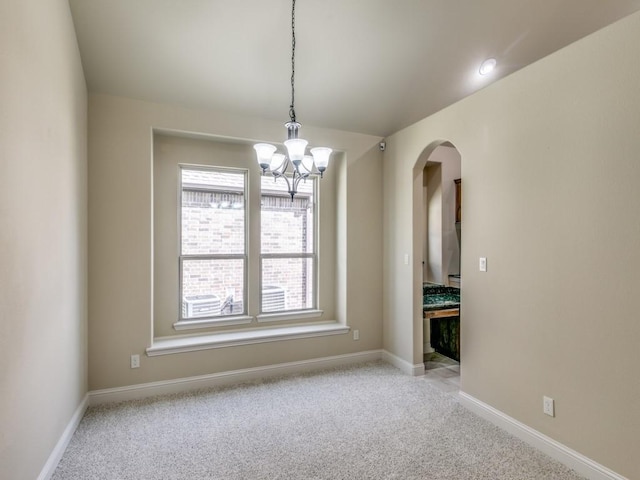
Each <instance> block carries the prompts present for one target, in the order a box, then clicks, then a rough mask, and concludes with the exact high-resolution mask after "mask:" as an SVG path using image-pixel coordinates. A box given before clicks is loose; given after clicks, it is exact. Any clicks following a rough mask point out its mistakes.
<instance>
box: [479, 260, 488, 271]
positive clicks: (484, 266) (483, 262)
mask: <svg viewBox="0 0 640 480" xmlns="http://www.w3.org/2000/svg"><path fill="white" fill-rule="evenodd" d="M478 266H479V267H480V271H481V272H486V271H487V257H480V261H479V264H478Z"/></svg>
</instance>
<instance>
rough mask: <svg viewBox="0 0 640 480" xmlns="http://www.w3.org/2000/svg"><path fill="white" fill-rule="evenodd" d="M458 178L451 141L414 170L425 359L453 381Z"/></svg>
mask: <svg viewBox="0 0 640 480" xmlns="http://www.w3.org/2000/svg"><path fill="white" fill-rule="evenodd" d="M461 178H462V172H461V155H460V153H459V151H458V150H457V149H456V147H455V146H454V145H453V144H452V143H450V142H446V141H442V142H434V143H433V144H431V145H429V146H428V147H427V148H425V150H424V151H423V152H422V154H421V155H420V157H419V158H418V160H417V162H416V164H415V166H414V228H415V230H417V231H414V242H416V243H417V244H418V246H419V248H420V249H421V252H420V255H421V258H422V271H421V272H420V273H421V275H419V276H418V278H416V279H414V280H416V281H417V282H419V284H420V285H419V286H420V288H421V290H422V292H421V293H422V299H423V301H422V303H423V308H422V313H423V320H422V347H423V359H424V362H425V370H426V372H427V374H429V373H434V372H429V371H430V370H434V371H435V370H438V369H446V370H440V373H442V374H443V375H445V377H451V378H453V377H458V375H459V361H460V334H459V332H460V280H461V268H460V258H461V257H460V250H461V235H462V222H461V186H462V185H461ZM418 189H419V190H420V191H419V192H418V191H416V190H418ZM418 199H419V200H420V202H419V205H418V202H417V200H418ZM414 245H415V243H414ZM416 343H417V342H416ZM436 373H437V372H436ZM452 373H456V374H458V375H452ZM455 381H458V380H457V379H454V382H455ZM454 385H455V383H454ZM458 386H459V383H458Z"/></svg>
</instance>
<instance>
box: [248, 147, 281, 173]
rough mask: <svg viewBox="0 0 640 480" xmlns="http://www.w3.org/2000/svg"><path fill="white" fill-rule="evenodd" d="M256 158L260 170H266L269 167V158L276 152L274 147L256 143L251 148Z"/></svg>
mask: <svg viewBox="0 0 640 480" xmlns="http://www.w3.org/2000/svg"><path fill="white" fill-rule="evenodd" d="M253 148H254V150H255V151H256V155H257V156H258V164H259V165H260V168H262V170H263V171H264V170H267V169H268V168H269V167H270V166H271V158H272V157H273V154H274V153H275V152H276V150H277V149H276V147H275V146H273V145H270V144H268V143H256V144H255V145H254V146H253Z"/></svg>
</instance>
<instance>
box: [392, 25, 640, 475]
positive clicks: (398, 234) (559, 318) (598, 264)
mask: <svg viewBox="0 0 640 480" xmlns="http://www.w3.org/2000/svg"><path fill="white" fill-rule="evenodd" d="M639 56H640V14H634V15H632V16H630V17H628V18H626V19H623V20H622V21H620V22H618V23H616V24H614V25H612V26H610V27H607V28H606V29H604V30H601V31H600V32H597V33H595V34H594V35H591V36H589V37H587V38H586V39H583V40H581V41H579V42H577V43H575V44H573V45H570V46H569V47H567V48H565V49H564V50H561V51H560V52H557V53H555V54H553V55H551V56H549V57H547V58H545V59H543V60H541V61H539V62H537V63H536V64H534V65H531V66H530V67H527V68H525V69H523V70H521V71H519V72H518V73H516V74H514V75H511V76H510V77H508V78H506V79H504V80H502V81H500V82H497V83H495V84H494V85H492V86H490V87H488V88H486V89H484V90H483V91H481V92H479V93H477V94H475V95H473V96H471V97H468V98H467V99H465V100H463V101H461V102H459V103H457V104H455V105H453V106H451V107H449V108H447V109H445V110H443V111H441V112H439V113H437V114H435V115H433V116H431V117H429V118H426V119H425V120H423V121H421V122H419V123H417V124H415V125H413V126H411V127H409V128H407V129H405V130H403V131H401V132H398V133H397V134H395V135H394V136H392V137H390V138H388V139H387V151H386V153H385V158H384V175H385V176H384V179H385V211H384V232H385V234H384V237H385V238H384V262H385V265H384V266H385V272H386V275H385V279H384V296H385V304H384V329H385V339H384V344H385V348H386V349H388V350H390V351H391V352H393V353H395V354H396V355H399V356H401V357H402V358H404V359H406V360H407V361H410V362H413V363H417V362H418V361H419V360H420V358H419V356H420V350H419V345H420V343H421V342H420V340H421V337H419V338H418V339H417V341H416V338H415V337H416V336H418V335H419V334H420V333H421V332H420V330H421V328H422V326H421V322H420V321H419V318H420V316H419V314H420V304H419V300H420V299H419V289H418V288H416V284H417V283H418V282H419V279H420V275H421V271H420V265H419V262H415V263H414V265H413V266H411V268H408V267H406V266H404V265H402V261H401V258H402V257H401V255H402V254H403V253H404V252H417V253H418V254H419V253H420V252H421V248H422V246H421V245H420V243H419V239H420V236H419V232H416V231H415V229H414V228H413V225H415V224H417V223H418V222H419V217H418V216H417V215H418V214H419V212H418V210H419V207H420V205H421V202H422V192H421V189H420V188H421V184H420V183H419V182H416V180H415V179H416V177H417V175H418V174H417V173H416V171H417V169H422V168H423V166H424V161H423V160H421V162H418V163H419V164H418V165H416V161H417V160H418V159H419V158H421V159H422V158H424V157H425V152H424V151H425V149H427V153H428V151H430V150H432V149H433V148H434V146H435V145H437V144H439V143H440V142H442V141H444V140H448V141H451V142H452V143H453V144H454V145H455V146H456V147H457V149H458V150H459V152H460V153H461V156H462V176H463V178H464V201H465V203H464V235H463V239H462V276H463V278H464V282H463V286H462V295H463V302H462V333H461V343H462V389H463V391H465V392H467V393H468V394H470V395H472V396H474V397H476V398H477V399H479V400H481V401H483V402H486V403H488V404H490V405H492V406H493V407H495V408H497V409H498V410H501V411H502V412H504V413H506V414H507V415H510V416H511V417H514V418H516V419H517V420H519V421H521V422H523V423H525V424H527V425H529V426H531V427H532V428H534V429H536V430H538V431H540V432H542V433H544V434H546V435H549V436H550V437H552V438H554V439H556V440H558V441H559V442H561V443H563V444H565V445H567V446H569V447H571V448H573V449H575V450H577V451H578V452H580V453H582V454H584V455H586V456H587V457H589V458H592V459H594V460H595V461H597V462H599V463H601V464H604V465H605V466H607V467H609V468H611V469H613V470H614V471H617V472H618V473H620V474H622V475H624V476H626V477H628V478H640V463H639V462H638V461H637V452H638V451H640V440H639V438H638V432H640V408H638V398H640V382H638V381H637V378H638V371H637V370H638V366H639V365H640V348H638V345H640V322H639V321H638V314H637V311H638V308H637V302H636V298H635V297H636V293H637V291H638V287H639V286H640V283H639V280H638V278H639V276H638V272H639V271H640V248H638V238H639V235H640V224H639V223H638V212H639V211H640V194H639V193H638V192H639V191H640V190H639V189H638V186H637V182H638V179H640V161H639V158H640V157H639V155H638V152H640V135H638V128H639V125H640V94H639V90H638V85H640V66H639V63H638V62H637V61H634V59H637V58H639ZM412 183H413V185H414V189H413V192H412V189H411V185H412ZM416 206H417V207H418V208H416ZM412 234H413V235H412ZM480 256H486V257H487V258H488V271H487V272H486V273H480V272H479V271H478V266H477V265H478V257H480ZM416 260H417V259H416ZM387 332H389V335H386V333H387ZM543 395H547V396H550V397H553V398H554V399H555V400H556V413H557V415H556V418H551V417H548V416H545V415H543V414H542V408H541V407H542V401H541V400H542V396H543Z"/></svg>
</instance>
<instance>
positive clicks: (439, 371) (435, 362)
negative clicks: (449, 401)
mask: <svg viewBox="0 0 640 480" xmlns="http://www.w3.org/2000/svg"><path fill="white" fill-rule="evenodd" d="M424 369H425V372H424V378H425V379H426V380H427V381H429V382H431V383H433V385H434V386H436V387H438V388H439V389H440V390H442V391H443V392H445V393H451V394H454V395H457V394H458V392H459V391H460V363H459V362H456V361H455V360H453V359H451V358H448V357H445V356H444V355H441V354H439V353H437V352H434V353H426V354H425V355H424Z"/></svg>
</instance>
